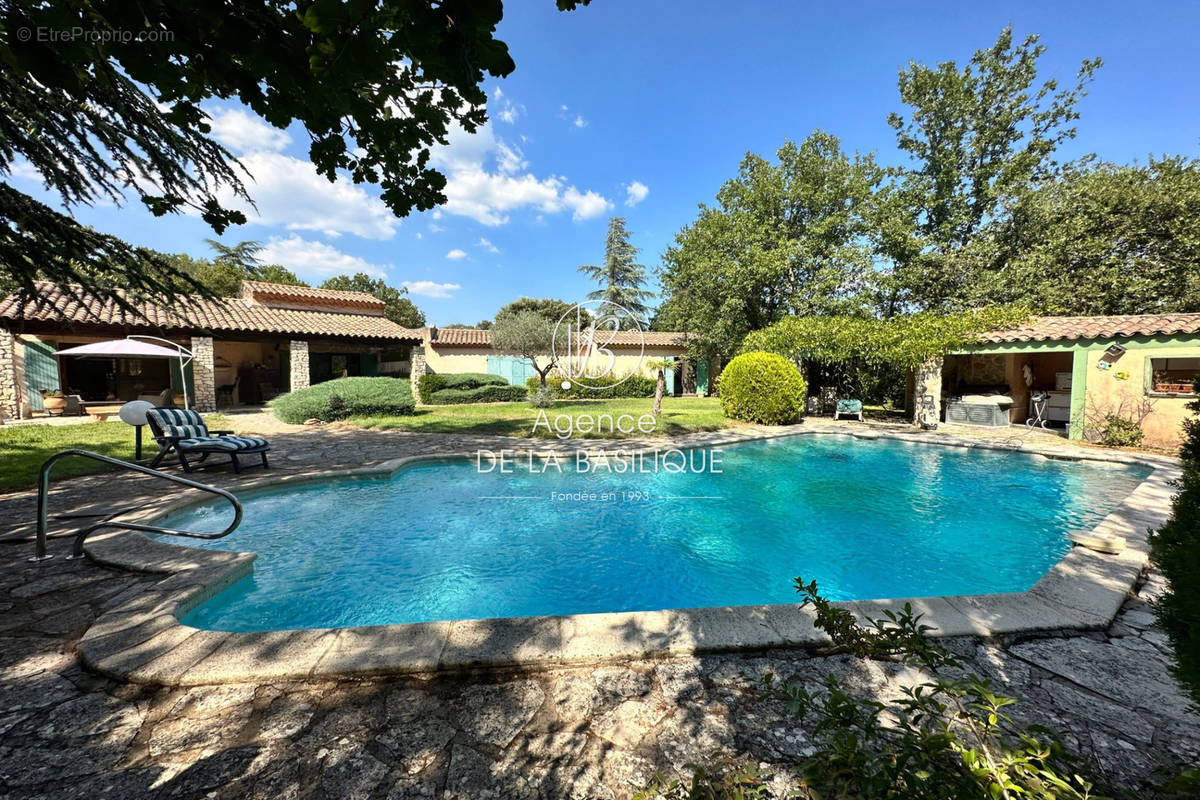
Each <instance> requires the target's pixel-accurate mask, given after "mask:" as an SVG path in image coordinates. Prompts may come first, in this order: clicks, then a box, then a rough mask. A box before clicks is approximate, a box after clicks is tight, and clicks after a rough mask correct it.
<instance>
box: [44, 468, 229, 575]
mask: <svg viewBox="0 0 1200 800" xmlns="http://www.w3.org/2000/svg"><path fill="white" fill-rule="evenodd" d="M67 456H81V457H83V458H90V459H92V460H93V461H100V462H102V463H105V464H112V465H113V466H116V467H121V468H122V469H127V470H132V471H133V472H140V473H142V474H143V475H150V476H151V477H154V478H161V479H162V480H165V481H170V482H171V483H177V484H179V485H180V486H186V487H188V488H189V489H199V490H200V491H202V492H208V493H209V494H215V495H217V496H219V497H223V498H225V499H226V500H228V501H229V503H230V505H232V506H233V522H231V523H229V525H228V526H227V527H226V528H225V529H224V530H223V531H220V532H218V533H197V532H195V531H181V530H176V529H173V528H160V527H158V526H156V525H146V524H143V523H140V522H114V521H109V520H105V521H104V522H98V523H96V524H95V525H92V526H90V527H88V528H84V529H83V530H82V531H80V532H79V533H77V534H76V535H75V544H74V546H73V547H72V550H71V555H69V556H67V558H80V557H81V556H82V555H83V542H84V540H85V539H86V538H87V537H88V536H90V535H92V534H93V533H95V532H96V531H98V530H101V529H103V528H114V529H118V530H128V531H143V532H145V533H162V534H166V535H168V536H184V537H187V538H189V539H220V538H222V537H224V536H228V535H229V534H231V533H233V531H234V530H235V529H236V528H237V526H238V525H240V524H241V522H242V504H241V503H240V502H238V499H237V498H236V497H234V496H233V494H231V493H230V492H227V491H225V490H224V489H218V488H217V487H215V486H209V485H207V484H204V483H197V482H196V481H193V480H188V479H187V478H180V477H178V476H176V475H169V474H167V473H165V472H159V471H158V470H156V469H150V468H149V467H143V466H142V465H141V464H133V463H131V462H129V461H122V460H121V459H119V458H112V457H110V456H105V455H101V454H100V453H93V452H92V451H90V450H60V451H58V452H57V453H55V454H54V455H52V456H50V457H49V458H48V459H46V460H45V462H44V463H43V464H42V469H41V472H40V473H39V474H38V510H37V515H38V516H37V549H36V555H35V556H34V557H33V558H31V559H29V560H30V561H45V560H46V559H49V558H53V556H50V555H47V554H46V504H47V495H48V494H49V492H50V470H51V469H52V468H53V467H54V464H55V463H56V462H57V461H58V460H59V459H62V458H66V457H67Z"/></svg>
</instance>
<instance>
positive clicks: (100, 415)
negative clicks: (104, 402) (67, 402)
mask: <svg viewBox="0 0 1200 800" xmlns="http://www.w3.org/2000/svg"><path fill="white" fill-rule="evenodd" d="M120 410H121V406H88V407H86V408H84V411H86V412H87V415H88V416H89V417H91V418H92V419H94V420H96V421H97V422H103V421H104V420H106V419H108V418H109V417H111V416H113V415H114V414H116V413H118V412H120Z"/></svg>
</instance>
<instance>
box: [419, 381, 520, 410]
mask: <svg viewBox="0 0 1200 800" xmlns="http://www.w3.org/2000/svg"><path fill="white" fill-rule="evenodd" d="M526 394H527V393H526V391H525V389H524V387H521V386H510V385H509V384H508V383H507V382H505V383H504V384H503V385H500V384H488V385H487V386H476V387H475V388H474V389H441V390H439V391H436V392H434V393H433V394H432V395H430V400H429V402H430V405H435V406H451V405H462V404H465V403H512V402H515V401H517V400H524V399H526Z"/></svg>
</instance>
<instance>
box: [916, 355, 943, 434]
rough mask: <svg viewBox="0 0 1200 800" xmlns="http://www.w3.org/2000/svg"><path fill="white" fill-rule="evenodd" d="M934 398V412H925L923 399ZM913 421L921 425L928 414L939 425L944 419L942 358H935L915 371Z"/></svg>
mask: <svg viewBox="0 0 1200 800" xmlns="http://www.w3.org/2000/svg"><path fill="white" fill-rule="evenodd" d="M926 395H931V396H932V397H933V410H932V411H931V412H925V411H923V406H922V398H924V397H925V396H926ZM913 409H914V412H915V413H914V415H913V421H914V422H917V423H920V422H921V420H922V415H923V414H925V413H928V414H929V415H930V418H931V419H930V421H931V422H934V423H937V422H938V421H939V420H941V418H942V357H941V356H935V357H933V358H931V359H929V360H928V361H926V362H925V363H924V364H922V365H921V366H919V367H917V368H916V370H914V375H913Z"/></svg>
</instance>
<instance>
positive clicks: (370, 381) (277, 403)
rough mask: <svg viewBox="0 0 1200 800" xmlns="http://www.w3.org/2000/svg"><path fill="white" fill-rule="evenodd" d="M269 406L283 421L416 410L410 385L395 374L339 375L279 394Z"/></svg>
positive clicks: (298, 421) (293, 422)
mask: <svg viewBox="0 0 1200 800" xmlns="http://www.w3.org/2000/svg"><path fill="white" fill-rule="evenodd" d="M270 405H271V410H272V411H274V412H275V416H276V417H278V418H279V419H280V420H282V421H283V422H289V423H292V424H300V423H302V422H304V421H305V420H309V419H319V420H323V421H325V422H332V421H333V420H338V419H345V418H346V417H351V416H360V415H367V414H392V415H406V414H411V413H413V411H414V410H415V406H416V404H415V403H414V402H413V398H412V386H411V385H410V384H409V382H408V381H398V380H396V379H395V378H338V379H337V380H334V381H325V382H324V383H318V384H317V385H315V386H309V387H307V388H305V389H297V390H296V391H294V392H288V393H287V394H284V395H280V396H279V397H276V398H275V399H274V400H272V401H271V403H270Z"/></svg>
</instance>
